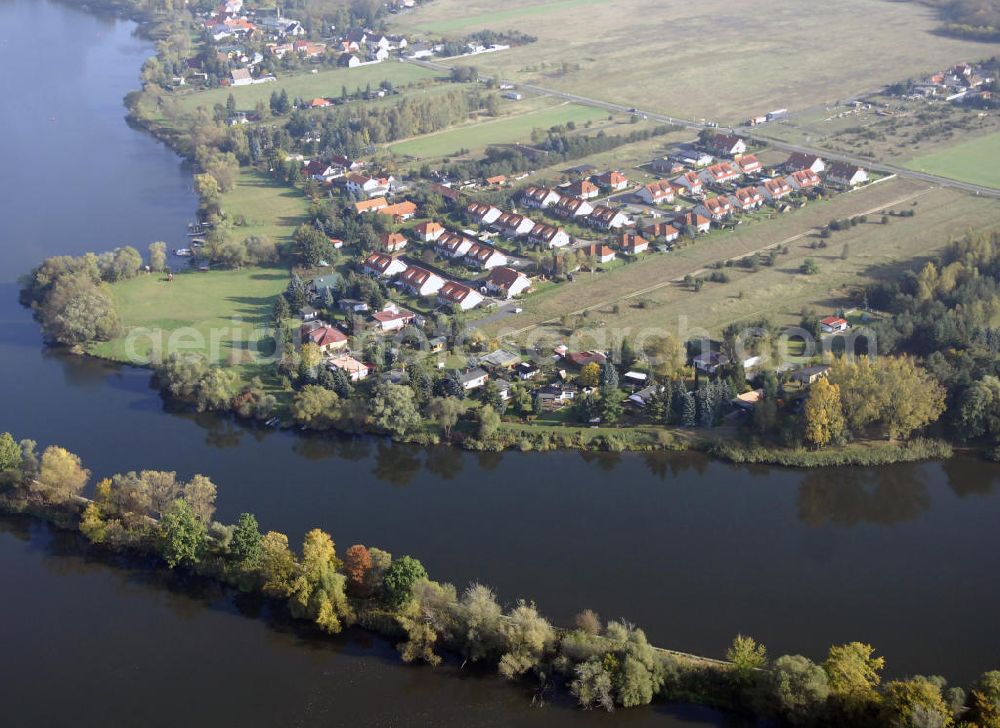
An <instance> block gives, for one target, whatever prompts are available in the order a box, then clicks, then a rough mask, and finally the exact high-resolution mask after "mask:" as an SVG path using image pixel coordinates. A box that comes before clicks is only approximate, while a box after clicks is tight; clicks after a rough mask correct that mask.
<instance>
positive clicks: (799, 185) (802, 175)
mask: <svg viewBox="0 0 1000 728" xmlns="http://www.w3.org/2000/svg"><path fill="white" fill-rule="evenodd" d="M786 179H787V180H788V184H789V185H791V187H792V189H793V190H805V189H809V188H810V187H815V186H816V185H818V184H822V182H823V180H821V179H820V178H819V175H818V174H816V173H815V172H813V171H812V170H811V169H800V170H798V171H797V172H792V173H791V174H790V175H788V177H786Z"/></svg>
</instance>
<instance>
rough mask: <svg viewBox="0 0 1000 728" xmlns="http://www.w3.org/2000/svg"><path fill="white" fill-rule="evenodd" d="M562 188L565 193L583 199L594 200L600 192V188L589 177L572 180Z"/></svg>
mask: <svg viewBox="0 0 1000 728" xmlns="http://www.w3.org/2000/svg"><path fill="white" fill-rule="evenodd" d="M561 189H562V191H563V193H564V194H567V195H569V196H570V197H579V198H580V199H581V200H592V199H594V198H595V197H597V195H598V194H600V190H599V189H597V185H595V184H594V183H593V182H591V181H590V180H589V179H581V180H577V181H576V182H570V183H569V184H568V185H566V186H565V187H563V188H561Z"/></svg>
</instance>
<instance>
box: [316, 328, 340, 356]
mask: <svg viewBox="0 0 1000 728" xmlns="http://www.w3.org/2000/svg"><path fill="white" fill-rule="evenodd" d="M308 338H309V342H310V343H313V344H316V346H318V347H319V350H320V351H321V352H322V353H324V354H328V353H330V352H331V351H336V350H337V349H342V348H344V347H345V346H347V335H346V334H344V332H342V331H340V330H338V329H335V328H333V327H332V326H320V327H319V328H316V329H313V330H312V331H310V332H309V334H308Z"/></svg>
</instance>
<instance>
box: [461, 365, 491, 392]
mask: <svg viewBox="0 0 1000 728" xmlns="http://www.w3.org/2000/svg"><path fill="white" fill-rule="evenodd" d="M459 378H460V379H461V381H462V389H465V390H469V389H478V388H479V387H482V386H484V385H485V384H486V380H487V379H489V378H490V375H489V374H487V373H486V371H485V370H483V369H479V368H476V369H470V370H469V371H467V372H464V373H463V374H462V375H461V376H460V377H459Z"/></svg>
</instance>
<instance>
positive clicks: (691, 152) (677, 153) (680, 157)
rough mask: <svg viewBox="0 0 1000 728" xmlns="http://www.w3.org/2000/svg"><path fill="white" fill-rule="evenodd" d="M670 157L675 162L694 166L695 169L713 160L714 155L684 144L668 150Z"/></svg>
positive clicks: (705, 165)
mask: <svg viewBox="0 0 1000 728" xmlns="http://www.w3.org/2000/svg"><path fill="white" fill-rule="evenodd" d="M670 158H671V159H672V160H674V161H675V162H679V163H680V164H683V165H685V166H687V167H694V168H695V169H701V168H702V167H707V166H708V165H710V164H711V163H712V162H714V161H715V157H713V156H712V155H711V154H709V153H708V152H705V151H702V150H701V149H695V148H693V147H690V146H685V145H681V146H679V147H675V148H674V150H673V151H672V152H670Z"/></svg>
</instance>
